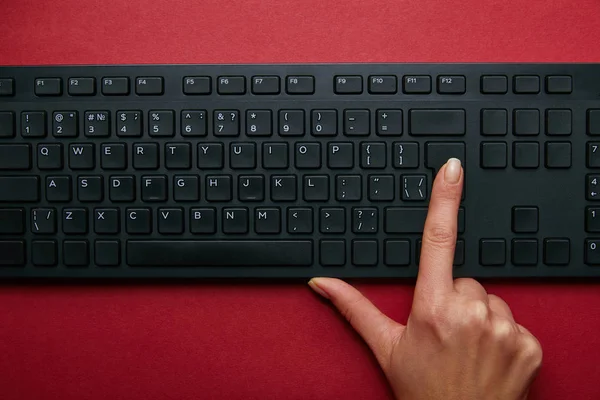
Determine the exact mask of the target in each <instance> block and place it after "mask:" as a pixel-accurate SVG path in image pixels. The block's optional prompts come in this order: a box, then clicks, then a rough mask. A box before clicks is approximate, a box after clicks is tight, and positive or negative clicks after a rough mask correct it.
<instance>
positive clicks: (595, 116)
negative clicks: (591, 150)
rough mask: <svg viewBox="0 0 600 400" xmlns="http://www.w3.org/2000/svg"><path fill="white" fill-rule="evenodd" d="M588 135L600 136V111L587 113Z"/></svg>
mask: <svg viewBox="0 0 600 400" xmlns="http://www.w3.org/2000/svg"><path fill="white" fill-rule="evenodd" d="M587 133H588V135H600V109H599V110H588V112H587Z"/></svg>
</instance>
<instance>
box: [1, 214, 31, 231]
mask: <svg viewBox="0 0 600 400" xmlns="http://www.w3.org/2000/svg"><path fill="white" fill-rule="evenodd" d="M0 221H1V222H2V223H0V235H2V234H13V233H14V234H18V233H23V232H25V210H23V209H22V208H0Z"/></svg>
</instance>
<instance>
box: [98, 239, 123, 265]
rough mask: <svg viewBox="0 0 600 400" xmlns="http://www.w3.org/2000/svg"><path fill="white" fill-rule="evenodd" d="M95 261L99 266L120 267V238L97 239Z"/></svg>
mask: <svg viewBox="0 0 600 400" xmlns="http://www.w3.org/2000/svg"><path fill="white" fill-rule="evenodd" d="M94 262H95V263H96V265H97V266H99V267H118V266H119V265H120V264H121V244H120V243H119V241H118V240H96V243H95V247H94Z"/></svg>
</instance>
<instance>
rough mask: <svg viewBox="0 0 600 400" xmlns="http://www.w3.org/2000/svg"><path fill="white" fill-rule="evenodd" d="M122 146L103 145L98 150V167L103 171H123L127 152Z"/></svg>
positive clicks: (117, 144)
mask: <svg viewBox="0 0 600 400" xmlns="http://www.w3.org/2000/svg"><path fill="white" fill-rule="evenodd" d="M126 150H127V149H126V147H125V145H124V144H119V143H115V144H103V145H102V148H101V150H100V165H101V166H102V168H103V169H125V168H126V167H127V151H126Z"/></svg>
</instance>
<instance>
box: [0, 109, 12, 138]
mask: <svg viewBox="0 0 600 400" xmlns="http://www.w3.org/2000/svg"><path fill="white" fill-rule="evenodd" d="M14 136H15V115H14V114H13V112H12V111H9V112H6V111H2V112H0V138H11V137H14Z"/></svg>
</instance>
